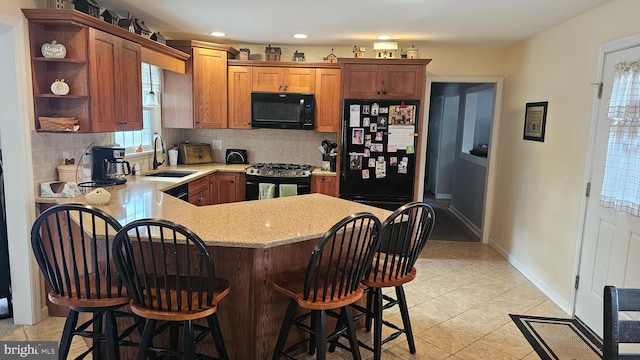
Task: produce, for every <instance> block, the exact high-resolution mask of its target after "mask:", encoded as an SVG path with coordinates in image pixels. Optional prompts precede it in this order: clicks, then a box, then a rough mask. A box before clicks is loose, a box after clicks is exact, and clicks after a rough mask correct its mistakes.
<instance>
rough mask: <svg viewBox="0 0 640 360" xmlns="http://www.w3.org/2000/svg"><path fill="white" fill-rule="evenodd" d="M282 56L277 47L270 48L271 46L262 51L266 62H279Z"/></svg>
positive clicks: (280, 50)
mask: <svg viewBox="0 0 640 360" xmlns="http://www.w3.org/2000/svg"><path fill="white" fill-rule="evenodd" d="M281 56H282V49H280V48H279V47H272V46H271V44H269V46H267V47H266V48H265V49H264V57H265V60H267V61H280V57H281Z"/></svg>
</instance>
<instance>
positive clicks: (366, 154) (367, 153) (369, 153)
mask: <svg viewBox="0 0 640 360" xmlns="http://www.w3.org/2000/svg"><path fill="white" fill-rule="evenodd" d="M369 144H371V143H369ZM370 156H371V150H369V149H367V148H365V149H364V157H370Z"/></svg>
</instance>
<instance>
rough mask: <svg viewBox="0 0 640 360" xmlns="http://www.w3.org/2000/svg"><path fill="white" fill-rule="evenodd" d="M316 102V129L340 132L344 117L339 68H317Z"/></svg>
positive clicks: (318, 130)
mask: <svg viewBox="0 0 640 360" xmlns="http://www.w3.org/2000/svg"><path fill="white" fill-rule="evenodd" d="M315 102H316V106H315V108H316V114H315V116H316V118H315V123H316V124H315V131H317V132H338V131H339V130H340V121H341V119H342V104H341V98H340V70H339V69H316V90H315Z"/></svg>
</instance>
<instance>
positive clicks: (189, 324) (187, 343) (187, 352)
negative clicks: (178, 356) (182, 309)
mask: <svg viewBox="0 0 640 360" xmlns="http://www.w3.org/2000/svg"><path fill="white" fill-rule="evenodd" d="M183 324H184V326H183V327H182V336H183V339H182V346H183V351H184V358H185V359H195V353H196V349H195V347H196V345H195V344H194V343H193V337H194V336H193V320H186V321H185V322H184V323H183Z"/></svg>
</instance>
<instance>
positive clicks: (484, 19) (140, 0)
mask: <svg viewBox="0 0 640 360" xmlns="http://www.w3.org/2000/svg"><path fill="white" fill-rule="evenodd" d="M611 1H613V0H368V1H366V2H365V1H354V0H351V1H349V0H321V1H310V0H306V1H305V0H275V1H263V0H215V1H211V0H209V1H205V0H180V1H166V0H165V1H158V0H99V2H100V4H101V5H102V6H103V7H104V8H107V9H111V10H115V11H117V12H118V13H119V14H120V15H124V16H126V15H127V13H131V16H132V17H134V18H141V19H143V20H144V21H145V24H146V25H147V26H149V27H150V28H151V29H152V30H154V31H159V32H160V33H162V34H163V35H164V36H165V37H167V38H169V39H193V40H205V41H211V42H217V43H223V44H224V43H226V44H234V43H235V44H245V43H246V44H273V45H274V46H279V45H298V46H316V45H323V46H353V45H358V46H371V44H372V43H373V41H375V37H376V36H377V35H383V34H385V35H391V36H392V37H393V40H394V41H397V42H398V43H399V44H405V46H408V45H409V44H411V45H416V46H417V47H418V46H419V47H508V46H511V45H513V44H514V43H516V42H518V41H520V40H522V39H525V38H528V37H530V36H532V35H535V34H538V33H540V32H542V31H544V30H546V29H548V28H550V27H553V26H554V25H557V24H559V23H562V22H564V21H565V20H568V19H570V18H572V17H575V16H576V15H579V14H582V13H584V12H586V11H589V10H591V9H593V8H595V7H598V6H600V5H603V4H606V3H608V2H611ZM363 4H366V5H365V6H363ZM212 31H222V32H224V33H226V34H227V36H226V37H225V38H216V37H213V36H211V35H209V34H210V33H211V32H212ZM297 33H304V34H307V35H308V36H309V37H308V38H307V39H294V38H293V37H292V35H293V34H297Z"/></svg>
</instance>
